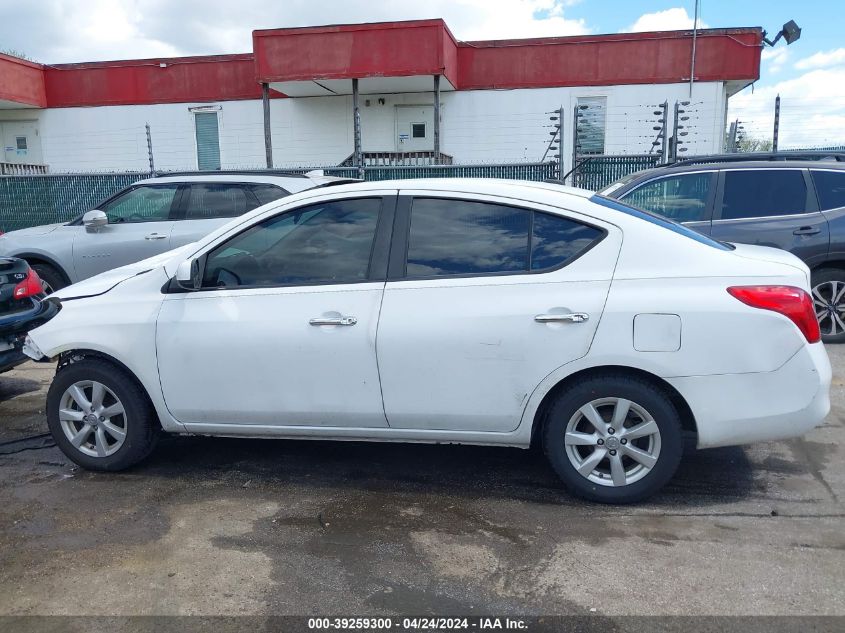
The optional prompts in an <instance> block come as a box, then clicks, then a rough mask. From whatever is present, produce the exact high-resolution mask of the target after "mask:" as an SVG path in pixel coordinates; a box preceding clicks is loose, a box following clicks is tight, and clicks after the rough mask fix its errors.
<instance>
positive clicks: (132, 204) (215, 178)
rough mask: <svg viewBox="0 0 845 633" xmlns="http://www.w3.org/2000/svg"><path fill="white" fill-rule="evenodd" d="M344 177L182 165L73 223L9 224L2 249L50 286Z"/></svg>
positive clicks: (120, 263)
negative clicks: (15, 226) (22, 226)
mask: <svg viewBox="0 0 845 633" xmlns="http://www.w3.org/2000/svg"><path fill="white" fill-rule="evenodd" d="M337 182H349V179H348V178H335V177H331V176H324V175H323V174H322V172H309V173H308V174H291V173H285V172H267V173H262V174H256V173H255V172H253V173H249V172H219V171H218V172H213V173H209V172H186V173H181V174H171V175H168V176H159V177H157V178H149V179H147V180H141V181H139V182H136V183H135V184H133V185H131V186H129V187H127V188H126V189H123V190H122V191H120V192H119V193H117V194H115V195H113V196H112V197H110V198H108V199H107V200H105V201H104V202H103V203H102V204H100V205H99V206H98V208H97V209H94V210H91V211H88V212H87V213H85V214H84V215H82V216H80V217H78V218H76V219H75V220H73V221H72V222H68V223H65V224H50V225H46V226H36V227H33V228H28V229H22V230H19V231H11V232H9V233H6V234H5V235H2V237H0V256H7V257H9V256H14V257H20V258H22V259H25V260H26V261H27V262H29V264H30V265H31V266H32V268H33V269H34V270H35V271H36V272H37V273H38V275H39V276H40V277H41V279H42V280H43V281H44V283H45V286H46V288H47V290H48V292H51V291H54V290H58V289H60V288H64V287H65V286H67V285H69V284H72V283H76V282H77V281H81V280H82V279H87V278H88V277H92V276H94V275H97V274H99V273H101V272H103V271H106V270H110V269H112V268H118V267H120V266H124V265H126V264H131V263H133V262H137V261H140V260H142V259H146V258H148V257H152V256H153V255H156V254H158V253H163V252H165V251H168V250H170V249H172V248H177V247H179V246H181V245H183V244H188V243H190V242H194V241H196V240H198V239H199V238H201V237H203V236H205V235H207V234H209V233H211V232H212V231H213V230H214V229H216V228H217V227H219V226H222V225H224V224H226V223H227V222H228V221H229V220H230V219H231V218H233V217H236V216H239V215H241V214H243V213H246V212H247V211H251V210H252V209H254V208H256V207H258V206H261V205H262V204H266V203H268V202H272V201H273V200H277V199H279V198H282V197H284V196H287V195H289V194H291V193H296V192H299V191H304V190H306V189H311V188H313V187H321V186H325V185H328V184H334V183H337Z"/></svg>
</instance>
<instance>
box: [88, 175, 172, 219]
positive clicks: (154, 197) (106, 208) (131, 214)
mask: <svg viewBox="0 0 845 633" xmlns="http://www.w3.org/2000/svg"><path fill="white" fill-rule="evenodd" d="M178 190H179V185H178V184H173V185H141V186H139V187H135V188H134V189H130V190H129V191H127V192H126V193H124V194H123V195H121V196H119V197H117V198H115V199H114V200H112V201H111V202H108V203H106V204H104V205H103V206H102V207H101V209H100V210H101V211H103V212H104V213H105V214H106V216H108V218H109V224H123V223H129V222H133V223H134V222H162V221H164V220H167V219H169V218H170V208H171V207H172V206H173V199H174V198H175V197H176V192H177V191H178Z"/></svg>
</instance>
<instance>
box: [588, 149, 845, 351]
mask: <svg viewBox="0 0 845 633" xmlns="http://www.w3.org/2000/svg"><path fill="white" fill-rule="evenodd" d="M599 193H600V194H602V195H605V196H609V197H611V198H617V199H619V200H624V201H625V202H627V203H628V204H631V205H634V206H636V207H639V208H641V209H645V210H646V211H651V212H653V213H657V214H659V215H662V216H665V217H667V218H670V219H672V220H675V221H677V222H682V223H684V224H686V225H688V226H689V227H690V228H693V229H695V230H697V231H699V232H701V233H704V234H706V235H709V236H711V237H713V238H715V239H717V240H721V241H725V242H741V243H744V244H760V245H763V246H775V247H777V248H782V249H784V250H787V251H790V252H791V253H794V254H795V255H797V256H798V257H800V258H801V259H802V260H804V262H806V264H807V265H808V266H809V267H810V270H811V271H812V281H811V285H812V287H813V300H814V302H815V306H816V316H817V317H818V319H819V324H820V325H821V331H822V337H823V340H824V341H825V342H827V343H842V342H845V163H842V162H837V161H818V162H816V161H813V162H809V161H806V160H798V161H750V162H738V163H731V162H712V163H703V164H676V165H671V166H666V167H659V168H657V169H649V170H646V171H641V172H637V173H635V174H631V175H629V176H626V177H625V178H622V179H621V180H618V181H616V182H615V183H613V184H612V185H609V186H607V187H605V188H604V189H603V190H602V191H600V192H599Z"/></svg>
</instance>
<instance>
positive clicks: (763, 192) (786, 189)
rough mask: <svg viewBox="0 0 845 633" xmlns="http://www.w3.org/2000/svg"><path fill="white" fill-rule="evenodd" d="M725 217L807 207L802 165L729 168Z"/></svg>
mask: <svg viewBox="0 0 845 633" xmlns="http://www.w3.org/2000/svg"><path fill="white" fill-rule="evenodd" d="M724 174H725V193H724V198H723V201H722V219H723V220H732V219H737V218H761V217H771V216H779V215H789V214H791V213H805V212H806V210H807V184H806V183H805V182H804V173H803V172H802V171H801V170H800V169H747V170H725V172H724Z"/></svg>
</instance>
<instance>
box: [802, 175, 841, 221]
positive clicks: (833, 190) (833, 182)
mask: <svg viewBox="0 0 845 633" xmlns="http://www.w3.org/2000/svg"><path fill="white" fill-rule="evenodd" d="M810 173H811V174H812V175H813V183H814V184H815V185H816V193H817V194H818V196H819V206H820V208H821V209H822V211H827V210H828V209H838V208H840V207H845V171H810Z"/></svg>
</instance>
